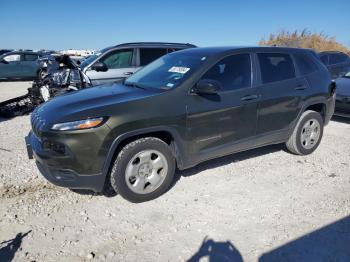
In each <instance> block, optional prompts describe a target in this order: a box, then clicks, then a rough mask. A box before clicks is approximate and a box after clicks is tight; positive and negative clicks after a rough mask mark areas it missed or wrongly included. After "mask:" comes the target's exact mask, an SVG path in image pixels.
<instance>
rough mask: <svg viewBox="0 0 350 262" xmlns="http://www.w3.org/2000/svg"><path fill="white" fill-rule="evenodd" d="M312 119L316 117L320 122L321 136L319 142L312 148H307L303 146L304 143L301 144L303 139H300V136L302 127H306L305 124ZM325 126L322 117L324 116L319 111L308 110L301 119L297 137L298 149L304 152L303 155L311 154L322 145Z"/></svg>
mask: <svg viewBox="0 0 350 262" xmlns="http://www.w3.org/2000/svg"><path fill="white" fill-rule="evenodd" d="M310 119H316V120H317V121H318V122H319V124H320V136H319V138H318V141H317V143H316V144H315V145H314V146H313V147H312V148H310V149H306V148H304V147H303V145H302V144H301V141H300V137H301V132H302V129H303V127H304V124H305V123H306V122H307V121H309V120H310ZM323 128H324V125H323V119H322V116H321V115H320V114H319V113H317V112H308V113H307V114H306V115H305V116H304V117H303V118H302V120H301V121H300V123H299V126H298V130H297V137H296V141H295V142H296V146H297V149H298V151H299V152H300V153H301V154H302V155H308V154H311V153H312V152H314V151H315V150H316V149H317V148H318V146H319V145H320V143H321V140H322V137H323Z"/></svg>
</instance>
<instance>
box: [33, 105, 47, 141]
mask: <svg viewBox="0 0 350 262" xmlns="http://www.w3.org/2000/svg"><path fill="white" fill-rule="evenodd" d="M31 122H32V130H33V132H34V134H35V135H37V136H40V133H41V132H42V130H43V128H44V127H45V120H44V119H43V118H41V117H40V114H39V112H38V110H34V112H33V113H32V117H31Z"/></svg>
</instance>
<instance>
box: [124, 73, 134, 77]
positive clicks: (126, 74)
mask: <svg viewBox="0 0 350 262" xmlns="http://www.w3.org/2000/svg"><path fill="white" fill-rule="evenodd" d="M132 74H133V72H124V75H125V76H130V75H132Z"/></svg>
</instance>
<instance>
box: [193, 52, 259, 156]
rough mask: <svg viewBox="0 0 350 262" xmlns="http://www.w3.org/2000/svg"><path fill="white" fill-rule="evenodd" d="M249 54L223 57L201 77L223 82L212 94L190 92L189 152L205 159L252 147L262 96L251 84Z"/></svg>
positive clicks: (251, 75) (251, 74)
mask: <svg viewBox="0 0 350 262" xmlns="http://www.w3.org/2000/svg"><path fill="white" fill-rule="evenodd" d="M251 61H252V60H251V55H250V54H249V53H244V54H235V55H231V56H228V57H226V58H223V59H221V60H220V61H219V62H217V63H216V64H215V65H213V66H212V67H211V68H210V69H209V70H208V71H207V72H206V73H205V74H204V75H203V76H202V78H201V79H209V80H215V81H218V82H219V83H221V86H222V90H220V91H219V92H218V93H217V94H212V95H198V94H191V95H189V102H188V108H187V111H188V116H187V123H188V126H187V130H188V140H189V141H190V144H191V145H190V149H189V150H190V152H189V153H190V154H191V155H193V156H195V157H198V156H199V160H200V161H202V160H205V159H209V158H212V157H216V156H220V155H225V154H228V153H230V152H233V151H236V150H241V149H245V148H249V147H250V146H251V138H252V137H253V136H254V135H255V131H256V114H257V102H258V98H259V96H258V95H257V90H256V88H254V87H252V79H253V73H252V62H251Z"/></svg>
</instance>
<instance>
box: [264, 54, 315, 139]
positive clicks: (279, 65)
mask: <svg viewBox="0 0 350 262" xmlns="http://www.w3.org/2000/svg"><path fill="white" fill-rule="evenodd" d="M257 60H258V62H259V63H258V64H259V67H260V86H259V89H260V94H261V99H260V102H259V106H258V125H257V137H258V140H257V143H258V144H265V143H270V142H272V141H276V140H278V139H285V136H286V135H287V134H288V133H289V130H290V129H291V127H292V126H293V123H294V121H295V119H296V118H297V116H298V113H299V112H300V110H301V105H302V103H301V102H302V99H303V96H305V94H306V92H307V89H308V83H307V80H306V79H305V77H302V76H299V77H297V76H296V70H295V66H294V63H293V59H292V56H291V55H290V54H287V53H257Z"/></svg>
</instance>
